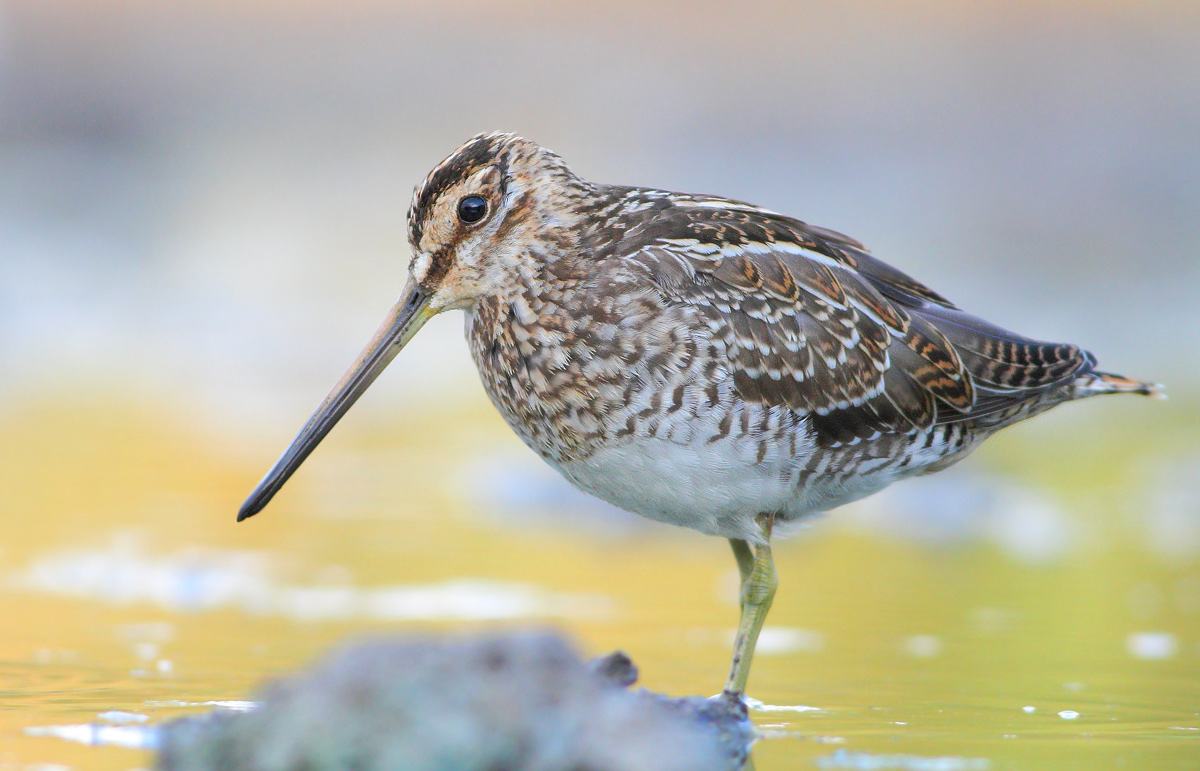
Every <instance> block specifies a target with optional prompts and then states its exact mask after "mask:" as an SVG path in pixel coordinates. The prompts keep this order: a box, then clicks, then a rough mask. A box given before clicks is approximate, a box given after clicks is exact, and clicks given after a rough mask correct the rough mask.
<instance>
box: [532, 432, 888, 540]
mask: <svg viewBox="0 0 1200 771" xmlns="http://www.w3.org/2000/svg"><path fill="white" fill-rule="evenodd" d="M741 455H742V453H740V452H738V451H737V448H731V447H730V446H729V445H728V444H725V443H721V444H715V445H705V444H689V445H679V444H675V443H672V442H670V441H661V440H644V439H643V440H640V441H630V442H623V443H620V444H617V445H615V446H612V447H609V448H606V449H603V450H601V451H599V452H597V453H595V454H594V455H592V456H590V457H588V458H586V459H583V460H577V461H569V462H567V463H564V464H561V465H560V464H554V463H552V464H551V465H554V466H555V467H556V468H557V469H558V470H559V471H560V472H561V473H562V474H563V475H564V476H565V477H567V479H569V480H571V482H573V483H574V484H575V485H576V486H578V487H580V488H581V489H583V490H585V491H586V492H589V493H591V494H593V495H595V496H597V497H598V498H601V499H602V500H605V501H607V502H608V503H611V504H613V505H614V506H617V507H619V508H622V509H625V510H626V511H632V512H634V513H636V514H640V515H642V516H644V517H648V518H650V519H654V520H657V521H659V522H666V523H668V524H672V525H679V526H681V527H688V528H691V529H693V530H698V531H700V532H702V533H707V534H709V535H717V536H721V537H724V538H742V539H747V540H750V541H759V540H761V533H760V530H759V527H758V525H757V523H756V521H755V520H756V517H757V516H758V515H759V514H762V513H775V514H778V515H780V516H781V519H782V520H783V521H785V522H794V521H796V520H798V519H801V518H803V517H805V516H807V515H810V514H814V513H816V512H820V511H825V510H827V509H830V508H834V507H836V506H840V505H841V504H843V503H848V502H849V501H852V500H856V499H858V498H861V497H863V496H865V495H869V494H871V493H873V492H876V491H877V490H880V489H882V488H883V487H885V486H886V485H887V484H889V483H890V482H891V481H892V477H891V475H888V474H874V475H868V476H864V477H857V478H855V479H854V480H853V482H852V484H851V485H850V486H849V487H847V486H844V485H837V486H832V485H829V484H827V483H820V482H818V483H817V484H816V485H815V486H810V485H806V484H802V483H801V481H800V479H799V470H800V469H801V468H803V466H804V464H805V463H806V461H807V457H775V458H767V459H764V460H763V461H761V462H755V459H754V458H746V457H739V456H741Z"/></svg>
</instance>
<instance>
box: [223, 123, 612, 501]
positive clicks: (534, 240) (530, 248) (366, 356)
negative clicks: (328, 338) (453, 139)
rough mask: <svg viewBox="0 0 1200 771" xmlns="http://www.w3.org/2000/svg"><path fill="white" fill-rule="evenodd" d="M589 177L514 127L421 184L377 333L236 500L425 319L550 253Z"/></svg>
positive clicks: (359, 389)
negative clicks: (395, 287) (393, 295)
mask: <svg viewBox="0 0 1200 771" xmlns="http://www.w3.org/2000/svg"><path fill="white" fill-rule="evenodd" d="M587 190H588V185H587V183H586V182H583V181H582V180H580V179H579V178H578V177H576V176H575V175H574V174H573V173H572V172H571V170H570V169H569V168H567V165H566V164H565V163H564V162H563V160H562V159H561V158H559V157H558V156H557V155H555V154H554V153H552V152H550V151H549V150H546V149H545V148H543V147H540V146H539V145H537V144H535V143H534V142H530V141H529V140H527V139H523V138H521V137H519V136H516V135H515V134H501V133H492V134H480V135H479V136H476V137H473V138H472V139H470V140H468V141H467V142H466V144H464V145H463V146H462V147H460V148H458V149H457V150H455V151H454V152H453V153H451V154H450V156H449V157H448V158H446V160H444V161H442V162H441V163H439V164H438V165H437V166H436V167H435V168H434V169H433V171H431V172H430V173H429V176H428V177H426V178H425V181H424V182H422V183H421V184H420V185H418V186H417V189H416V191H415V192H414V194H413V202H412V206H411V207H410V208H409V211H408V240H409V245H410V247H411V249H412V262H411V263H410V264H409V271H408V272H409V277H408V284H407V285H406V286H405V288H404V290H403V291H402V293H401V295H400V299H399V301H398V302H397V303H396V304H395V305H394V306H393V307H392V310H391V312H390V313H389V314H388V316H387V318H386V319H385V320H384V322H383V325H382V326H381V327H380V328H379V331H378V332H376V333H375V337H374V338H372V340H371V342H370V343H368V344H367V347H366V348H365V349H364V350H363V352H362V354H360V355H359V357H358V359H357V360H355V362H354V364H353V365H351V367H350V369H349V371H347V372H346V374H345V375H344V376H343V377H342V379H341V381H340V382H339V383H338V384H337V385H336V386H334V388H333V390H332V391H330V393H329V395H328V396H326V397H325V401H324V402H322V403H321V406H320V407H318V408H317V411H316V412H315V413H313V415H312V417H311V418H309V420H308V423H306V424H305V426H304V428H302V429H301V430H300V433H299V434H298V435H297V436H296V438H295V439H294V440H293V441H292V444H291V446H289V447H288V449H287V451H285V452H284V454H283V456H282V457H280V459H279V460H278V462H276V464H275V466H274V467H273V468H272V469H271V470H270V471H269V472H267V475H266V476H265V477H263V480H262V481H261V482H259V484H258V487H256V488H255V489H254V492H252V493H251V494H250V497H249V498H247V499H246V502H245V503H244V504H242V508H241V510H240V511H239V512H238V520H239V521H240V520H243V519H245V518H246V517H250V516H253V515H254V514H256V513H258V512H259V511H261V510H262V508H263V507H264V506H266V505H267V503H268V502H269V501H270V500H271V498H272V496H274V495H275V493H276V492H278V491H279V489H280V488H281V487H283V484H284V483H285V482H286V481H287V480H288V478H289V477H291V475H292V473H293V472H295V470H296V469H297V468H299V467H300V464H301V463H303V462H304V459H305V458H307V457H308V455H309V453H311V452H312V451H313V449H314V448H315V447H316V446H317V444H318V443H319V442H320V441H321V440H322V439H323V438H324V437H325V435H326V434H327V433H329V430H330V429H332V428H333V426H334V424H336V423H337V421H338V420H339V419H340V418H341V417H342V415H344V414H345V413H346V411H347V410H349V409H350V406H351V405H352V404H354V402H355V401H357V400H358V397H359V396H361V395H362V393H363V392H364V391H366V390H367V387H368V386H369V385H370V384H371V383H372V382H373V381H374V380H375V378H376V377H378V376H379V373H381V372H382V371H383V369H384V367H386V366H387V365H388V363H389V362H391V360H392V359H393V358H394V357H395V356H396V354H397V353H399V352H400V349H401V348H403V347H404V346H405V345H406V344H407V343H408V341H409V340H411V339H412V337H413V336H414V335H415V334H416V333H417V331H418V330H419V329H420V328H421V327H422V326H424V324H425V322H426V321H428V320H429V319H430V318H432V317H433V316H435V315H437V314H438V313H441V312H442V311H445V310H452V309H455V308H469V307H471V306H472V305H473V304H474V303H475V301H477V300H479V299H480V298H481V297H485V296H488V295H491V294H496V293H500V292H502V291H503V290H504V288H505V287H507V286H511V285H512V284H514V283H515V282H517V281H519V280H520V278H521V273H522V272H524V271H528V270H531V269H536V263H537V262H538V261H544V260H553V259H555V256H556V252H558V251H560V250H561V249H562V248H564V247H565V246H567V244H566V241H568V240H569V239H570V238H572V234H573V232H574V228H573V227H572V226H573V225H574V224H575V218H576V217H577V216H578V215H577V214H576V213H575V212H576V207H575V206H573V205H572V204H573V203H574V202H576V201H578V200H579V198H580V197H581V196H584V195H586V194H587Z"/></svg>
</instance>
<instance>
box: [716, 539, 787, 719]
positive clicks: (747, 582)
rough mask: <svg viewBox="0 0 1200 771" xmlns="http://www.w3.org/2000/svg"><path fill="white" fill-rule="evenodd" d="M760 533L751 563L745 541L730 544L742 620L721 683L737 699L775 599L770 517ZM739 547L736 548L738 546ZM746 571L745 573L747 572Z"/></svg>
mask: <svg viewBox="0 0 1200 771" xmlns="http://www.w3.org/2000/svg"><path fill="white" fill-rule="evenodd" d="M759 522H760V524H761V525H762V530H763V539H764V540H763V543H761V544H758V545H755V546H754V556H753V559H751V558H750V546H749V544H747V543H746V542H745V541H732V540H731V541H730V543H732V544H733V555H734V557H736V558H737V561H738V569H739V570H740V571H741V573H742V576H743V581H742V594H741V599H742V620H741V623H739V624H738V631H737V638H736V639H735V640H734V643H733V662H732V663H731V664H730V665H729V679H728V680H726V681H725V692H726V693H733V694H736V695H738V696H741V695H743V694H745V692H746V681H747V680H748V679H749V678H750V662H751V661H752V660H753V658H754V646H755V644H756V643H757V642H758V633H759V632H761V631H762V628H763V622H765V621H766V620H767V611H769V610H770V609H771V601H772V600H773V599H775V589H776V587H778V586H779V577H778V576H777V575H776V574H775V562H774V560H773V559H772V558H771V528H772V526H773V525H774V524H775V517H774V515H764V516H763V517H761V518H760V519H759ZM738 544H740V547H739V545H738ZM747 567H749V570H747Z"/></svg>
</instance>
